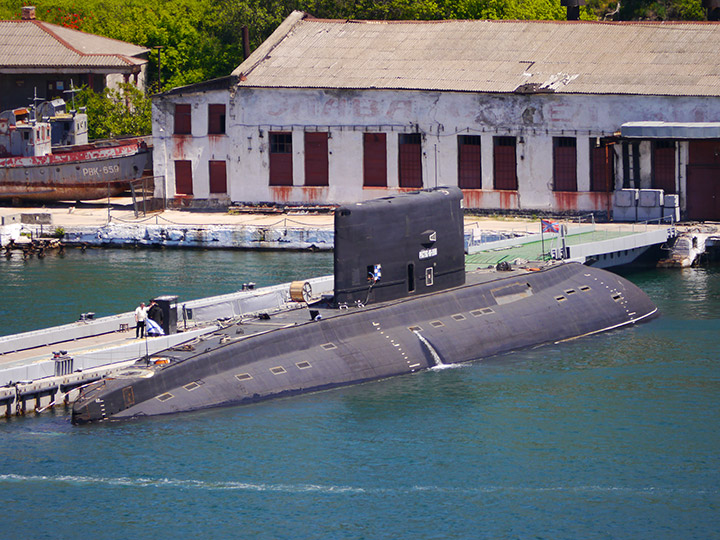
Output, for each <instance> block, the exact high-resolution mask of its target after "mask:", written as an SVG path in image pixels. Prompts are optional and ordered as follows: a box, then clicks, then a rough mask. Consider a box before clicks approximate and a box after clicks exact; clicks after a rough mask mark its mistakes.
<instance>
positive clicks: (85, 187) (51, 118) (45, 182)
mask: <svg viewBox="0 0 720 540" xmlns="http://www.w3.org/2000/svg"><path fill="white" fill-rule="evenodd" d="M87 125H88V124H87V114H85V112H84V111H82V109H81V110H80V111H74V110H72V111H66V104H65V101H64V100H62V99H56V100H53V101H47V102H43V103H41V104H40V105H39V106H38V107H37V108H35V107H27V108H19V109H13V110H9V111H5V112H3V113H0V200H3V199H4V200H12V201H17V202H22V201H33V202H50V201H62V200H72V201H79V200H93V199H102V198H105V197H112V196H117V195H120V194H121V193H123V192H124V191H126V190H127V189H129V187H130V182H132V181H133V180H137V179H139V178H141V177H142V176H143V174H144V171H145V170H147V169H149V168H150V167H151V166H152V148H151V145H149V144H148V141H149V138H148V137H131V138H124V139H111V140H98V141H93V142H89V141H88V130H87Z"/></svg>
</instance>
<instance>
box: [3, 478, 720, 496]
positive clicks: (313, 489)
mask: <svg viewBox="0 0 720 540" xmlns="http://www.w3.org/2000/svg"><path fill="white" fill-rule="evenodd" d="M0 483H8V484H11V483H43V484H66V485H75V486H80V485H106V486H119V487H134V488H184V489H198V490H206V491H220V490H233V491H248V492H276V493H322V494H329V495H335V494H350V495H355V494H369V495H375V494H382V495H409V494H412V493H432V494H438V493H439V494H460V495H477V494H487V493H505V494H522V493H543V492H556V493H571V494H583V493H622V494H623V495H627V494H630V495H636V496H639V495H691V496H692V495H695V496H707V495H718V494H719V493H720V490H717V489H693V488H663V487H652V486H646V487H629V486H601V485H595V486H477V487H470V488H468V487H448V486H412V487H406V488H381V487H376V488H366V487H358V486H333V485H318V484H264V483H248V482H234V481H224V482H212V481H205V480H179V479H172V478H142V477H141V478H131V477H126V476H121V477H117V478H107V477H102V476H100V477H98V476H73V475H57V476H44V475H20V474H2V475H0Z"/></svg>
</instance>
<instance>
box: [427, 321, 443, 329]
mask: <svg viewBox="0 0 720 540" xmlns="http://www.w3.org/2000/svg"><path fill="white" fill-rule="evenodd" d="M430 324H431V325H432V326H433V327H435V328H440V327H441V326H445V325H444V324H443V322H442V321H430Z"/></svg>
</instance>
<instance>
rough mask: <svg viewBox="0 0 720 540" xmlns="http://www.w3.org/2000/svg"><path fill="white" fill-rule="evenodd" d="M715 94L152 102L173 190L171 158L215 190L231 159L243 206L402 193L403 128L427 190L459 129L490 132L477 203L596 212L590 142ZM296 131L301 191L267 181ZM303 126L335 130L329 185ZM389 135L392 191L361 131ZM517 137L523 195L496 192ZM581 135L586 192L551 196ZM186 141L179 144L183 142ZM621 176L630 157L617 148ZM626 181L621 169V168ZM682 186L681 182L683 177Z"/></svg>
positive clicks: (274, 95) (689, 114) (445, 181)
mask: <svg viewBox="0 0 720 540" xmlns="http://www.w3.org/2000/svg"><path fill="white" fill-rule="evenodd" d="M174 103H192V104H193V119H192V127H193V133H192V136H191V137H190V136H186V137H173V136H172V130H173V118H172V113H173V110H174V108H173V104H174ZM208 103H226V105H227V113H228V114H227V136H220V137H218V136H215V137H213V136H210V137H208V135H207V104H208ZM718 107H719V105H718V101H717V100H713V99H711V98H692V97H682V98H672V97H652V96H580V95H563V94H534V95H515V94H512V95H500V94H498V95H486V94H473V93H451V92H447V93H441V92H421V91H413V92H410V91H386V90H365V91H353V90H298V89H253V88H244V87H240V88H238V89H237V91H236V92H235V93H234V95H233V96H232V97H231V93H230V91H229V90H215V91H210V92H195V93H186V94H182V95H172V96H166V97H164V98H162V99H155V100H154V102H153V135H154V138H155V174H156V175H166V176H167V180H168V182H167V186H168V188H167V189H168V191H167V194H168V196H169V197H172V196H173V195H174V174H173V164H172V161H173V160H174V159H190V160H192V161H193V164H194V177H193V184H194V196H195V198H196V199H203V198H207V197H209V193H208V171H207V167H208V166H207V160H209V159H227V160H228V184H229V188H228V189H229V199H230V200H231V201H234V202H253V203H256V202H277V203H316V204H324V203H347V202H353V201H359V200H365V199H369V198H374V197H377V196H381V195H387V194H390V193H394V192H397V191H398V190H399V188H398V187H397V186H398V134H399V133H413V132H418V131H419V132H420V133H422V134H423V138H422V151H423V158H422V162H423V185H424V186H425V187H432V186H435V185H457V135H460V134H470V135H480V136H481V138H482V146H481V155H482V174H483V179H482V190H466V193H465V195H466V197H465V204H466V206H468V207H476V208H485V209H501V208H502V209H523V210H544V211H594V210H603V209H605V208H606V207H607V200H606V198H605V197H604V195H603V194H598V193H591V192H589V187H590V164H589V156H590V144H591V141H590V139H591V138H592V139H594V138H595V137H604V136H610V135H612V134H613V133H615V132H616V131H618V130H619V129H620V126H621V124H623V123H625V122H631V121H644V120H656V121H658V120H659V121H672V122H701V121H711V120H716V118H715V117H714V114H715V113H716V112H717V110H718ZM270 131H291V132H292V134H293V182H294V185H293V186H292V187H272V186H269V181H268V180H269V156H268V151H269V132H270ZM305 131H327V132H329V133H330V138H329V141H328V151H329V178H330V185H329V186H328V187H305V186H304V185H303V184H304V176H305V172H304V152H303V141H304V138H303V137H304V136H303V134H304V132H305ZM366 131H379V132H384V133H386V134H387V170H388V188H387V189H382V188H381V189H378V188H363V186H362V183H363V133H364V132H366ZM494 136H515V137H518V143H517V147H516V151H517V176H518V184H519V188H518V191H517V192H507V191H495V190H493V137H494ZM559 136H566V137H576V138H577V162H578V175H577V178H578V192H577V193H554V192H553V191H552V182H553V160H552V156H553V137H559ZM179 139H182V140H179ZM616 151H617V154H616V171H617V172H618V173H621V169H622V159H621V155H620V153H619V148H617V150H616ZM641 154H642V155H641V161H640V165H641V179H642V187H650V182H651V162H650V144H649V143H647V142H644V143H642V144H641ZM616 176H617V184H618V185H622V175H621V174H617V175H616ZM681 185H682V182H681Z"/></svg>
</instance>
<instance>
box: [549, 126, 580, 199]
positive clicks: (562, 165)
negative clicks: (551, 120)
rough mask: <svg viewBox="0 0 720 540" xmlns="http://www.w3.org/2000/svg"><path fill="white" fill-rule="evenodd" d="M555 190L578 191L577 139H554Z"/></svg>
mask: <svg viewBox="0 0 720 540" xmlns="http://www.w3.org/2000/svg"><path fill="white" fill-rule="evenodd" d="M553 190H555V191H577V139H575V137H553Z"/></svg>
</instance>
